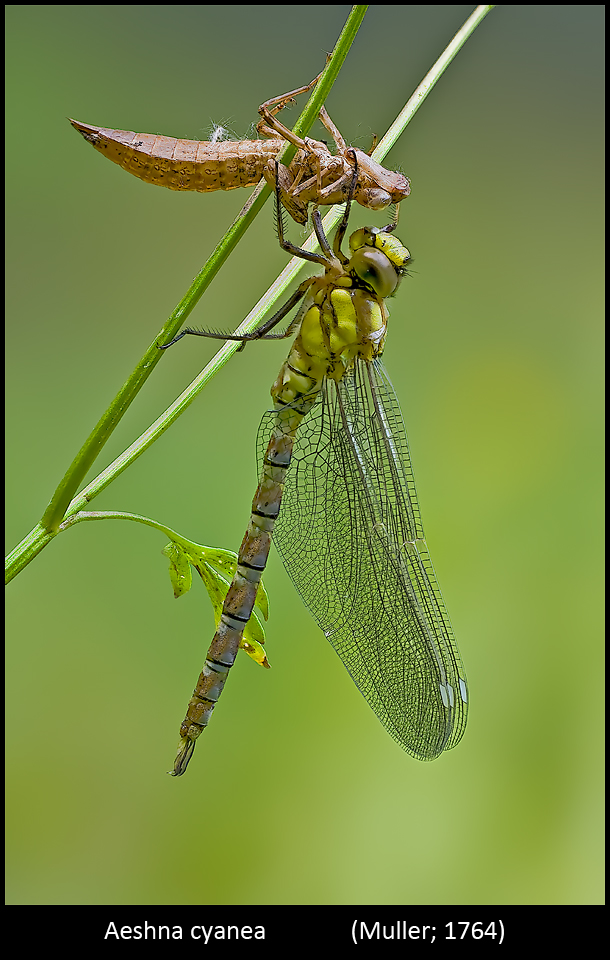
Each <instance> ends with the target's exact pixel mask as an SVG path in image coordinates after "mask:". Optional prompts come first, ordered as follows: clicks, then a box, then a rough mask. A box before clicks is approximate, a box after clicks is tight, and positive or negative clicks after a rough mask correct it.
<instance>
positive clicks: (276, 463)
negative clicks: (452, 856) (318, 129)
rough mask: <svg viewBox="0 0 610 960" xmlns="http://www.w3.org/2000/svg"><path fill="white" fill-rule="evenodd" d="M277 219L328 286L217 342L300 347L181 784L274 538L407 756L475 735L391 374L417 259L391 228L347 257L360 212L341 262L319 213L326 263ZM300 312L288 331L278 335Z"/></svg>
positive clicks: (277, 409) (363, 237)
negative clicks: (392, 336)
mask: <svg viewBox="0 0 610 960" xmlns="http://www.w3.org/2000/svg"><path fill="white" fill-rule="evenodd" d="M357 163H358V161H357V159H356V158H354V173H353V180H354V182H355V181H356V178H357V175H358V172H357ZM276 204H277V219H278V232H279V239H280V244H281V246H282V248H283V249H284V250H286V251H287V252H288V253H291V254H295V255H297V256H300V257H303V258H304V259H306V260H309V261H312V262H313V263H316V264H319V265H321V266H322V267H324V273H323V274H322V275H321V276H314V277H310V278H309V279H307V280H305V281H303V283H301V284H300V286H299V287H298V289H297V290H296V291H295V293H294V294H293V296H292V297H291V298H290V299H289V301H288V302H287V303H286V304H285V305H284V306H283V307H282V308H281V309H280V310H279V311H278V312H277V313H276V314H275V315H274V316H273V317H272V318H271V319H270V320H268V321H266V322H265V323H264V324H263V325H262V326H261V327H259V328H258V330H256V331H254V332H253V333H250V334H247V335H245V336H237V335H234V336H226V337H225V336H223V337H222V339H227V340H240V341H242V343H245V342H246V341H249V340H259V339H263V340H264V339H275V338H278V339H279V338H282V337H285V336H290V335H295V334H296V339H295V340H294V343H293V345H292V348H291V350H290V353H289V355H288V358H287V360H286V361H285V362H284V364H283V366H282V368H281V370H280V372H279V375H278V377H277V379H276V381H275V383H274V384H273V387H272V389H271V396H272V398H273V410H271V411H269V412H268V413H266V414H265V416H264V417H263V420H262V423H261V427H260V430H259V453H260V454H261V473H260V482H259V485H258V489H257V491H256V494H255V496H254V501H253V504H252V514H251V517H250V522H249V524H248V529H247V531H246V534H245V536H244V539H243V542H242V545H241V548H240V551H239V556H238V565H237V572H236V574H235V576H234V578H233V581H232V583H231V586H230V587H229V590H228V593H227V595H226V599H225V601H224V605H223V611H222V615H221V618H220V621H219V623H218V628H217V631H216V634H215V636H214V639H213V640H212V644H211V646H210V649H209V651H208V655H207V658H206V661H205V664H204V667H203V671H202V672H201V674H200V676H199V679H198V681H197V685H196V687H195V690H194V692H193V696H192V698H191V700H190V703H189V705H188V709H187V713H186V716H185V718H184V721H183V723H182V725H181V728H180V737H181V740H180V745H179V750H178V754H177V757H176V761H175V765H174V775H175V776H180V775H181V774H183V773H184V771H185V770H186V767H187V765H188V763H189V760H190V758H191V756H192V753H193V751H194V748H195V744H196V742H197V738H198V737H199V736H200V734H201V733H202V731H203V729H204V728H205V727H206V726H207V724H208V722H209V720H210V716H211V714H212V711H213V709H214V707H215V705H216V701H217V700H218V698H219V696H220V694H221V693H222V690H223V688H224V685H225V682H226V679H227V676H228V673H229V670H230V669H231V667H232V665H233V662H234V660H235V657H236V655H237V651H238V648H239V646H240V642H241V640H242V635H243V631H244V627H245V625H246V624H247V622H248V620H249V618H250V616H251V614H252V610H253V607H254V604H255V601H256V595H257V589H258V586H259V583H260V580H261V576H262V573H263V571H264V569H265V565H266V563H267V557H268V554H269V549H270V546H271V539H272V537H273V541H274V542H275V544H276V546H277V548H278V550H279V552H280V555H281V556H282V559H283V561H284V564H285V566H286V569H287V571H288V573H289V575H290V577H291V578H292V580H293V582H294V584H295V586H296V587H297V589H298V591H299V593H300V594H301V597H302V598H303V601H304V603H305V604H306V606H307V607H308V608H309V610H310V611H311V613H312V615H313V617H314V618H315V619H316V621H317V622H318V624H319V625H320V627H321V628H322V630H323V631H324V634H325V635H326V637H327V638H328V639H329V640H330V642H331V644H332V645H333V647H334V648H335V650H336V651H337V653H338V654H339V656H340V657H341V659H342V661H343V663H344V664H345V666H346V668H347V670H348V671H349V673H350V675H351V676H352V678H353V680H354V682H355V683H356V686H357V687H358V688H359V689H360V691H361V692H362V694H363V695H364V697H365V698H366V699H367V700H368V702H369V704H370V706H371V707H372V709H373V710H374V711H375V713H376V714H377V716H378V717H379V719H380V720H381V722H382V723H383V725H384V726H385V727H386V729H387V730H388V731H389V733H390V734H391V735H392V736H393V737H394V738H395V739H396V740H397V741H398V743H400V745H401V746H402V747H403V748H404V749H405V750H406V751H407V752H408V753H410V754H411V755H412V756H414V757H416V758H417V759H420V760H433V759H434V758H436V757H438V756H439V755H440V754H441V753H442V752H443V751H444V750H448V749H450V748H452V747H454V746H455V745H456V744H457V743H458V741H459V740H460V738H461V736H462V734H463V732H464V728H465V725H466V714H467V687H466V677H465V673H464V669H463V667H462V664H461V661H460V656H459V653H458V649H457V645H456V642H455V639H454V636H453V632H452V629H451V625H450V622H449V617H448V615H447V612H446V610H445V606H444V603H443V600H442V597H441V593H440V590H439V586H438V583H437V580H436V577H435V574H434V569H433V567H432V562H431V560H430V557H429V555H428V550H427V546H426V542H425V540H424V532H423V528H422V521H421V517H420V511H419V506H418V503H417V497H416V492H415V483H414V478H413V472H412V469H411V461H410V457H409V450H408V446H407V438H406V434H405V429H404V425H403V421H402V416H401V412H400V407H399V404H398V400H397V398H396V395H395V393H394V389H393V387H392V385H391V383H390V381H389V379H388V377H387V375H386V373H385V372H384V369H383V366H382V364H381V361H380V356H381V353H382V351H383V347H384V344H385V338H386V329H387V320H388V315H389V314H388V309H387V306H386V303H385V301H386V298H387V297H390V296H392V295H393V294H394V293H395V291H396V289H397V287H398V284H399V282H400V280H401V277H402V276H403V275H404V274H405V272H406V269H407V266H408V264H409V260H410V254H409V252H408V250H407V249H406V248H405V247H404V246H403V245H402V244H401V242H400V241H399V240H398V239H397V238H395V237H393V236H392V235H391V231H392V230H393V229H394V224H392V225H390V226H388V227H384V228H381V229H378V228H376V227H364V228H361V229H359V230H356V231H355V233H353V234H352V235H351V237H350V239H349V248H350V256H349V257H347V256H345V255H344V254H343V253H342V251H341V244H342V240H343V238H344V235H345V232H346V229H347V223H348V216H349V205H350V204H349V201H348V203H347V205H346V210H345V214H344V216H343V219H342V221H341V223H340V225H339V227H338V229H337V232H336V235H335V238H334V242H333V245H332V248H331V247H330V245H329V242H328V240H327V238H326V236H325V234H324V231H323V227H322V221H321V217H320V213H319V211H318V210H316V211H314V214H313V223H314V228H315V231H316V235H317V238H318V242H319V244H320V248H321V251H322V252H321V253H320V254H314V253H309V252H307V251H305V250H302V249H301V248H299V247H296V246H294V245H293V244H292V243H290V242H289V241H288V240H286V239H285V238H284V228H283V224H282V215H281V207H280V190H279V188H278V190H277V192H276ZM300 300H302V301H303V302H302V304H301V306H300V309H299V310H298V313H297V315H296V317H295V318H294V320H293V321H292V322H291V323H290V325H289V327H288V329H287V330H286V331H285V332H283V333H279V334H278V333H274V332H272V330H273V328H274V327H275V326H276V325H277V324H278V323H279V322H280V321H281V320H282V319H283V318H284V317H285V316H286V315H287V314H288V312H289V311H290V310H291V309H292V308H293V307H294V306H296V304H297V303H298V302H299V301H300ZM186 334H195V335H197V336H211V337H216V338H219V334H214V333H208V332H205V331H199V330H193V329H190V328H187V329H185V330H183V331H182V332H181V333H180V334H179V335H178V336H177V337H176V338H174V340H173V341H172V343H175V342H176V341H177V340H179V339H181V338H182V337H183V336H185V335H186ZM167 346H170V344H167ZM280 504H281V510H280ZM318 693H319V691H315V692H314V694H313V695H314V696H316V697H317V696H318Z"/></svg>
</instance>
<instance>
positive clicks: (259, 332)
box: [158, 277, 315, 350]
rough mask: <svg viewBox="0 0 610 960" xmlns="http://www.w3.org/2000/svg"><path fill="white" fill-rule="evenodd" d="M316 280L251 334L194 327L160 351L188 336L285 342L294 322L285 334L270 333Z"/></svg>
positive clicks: (306, 282) (305, 282)
mask: <svg viewBox="0 0 610 960" xmlns="http://www.w3.org/2000/svg"><path fill="white" fill-rule="evenodd" d="M314 280H315V277H308V278H307V280H303V282H302V283H301V284H299V286H298V287H297V289H296V290H295V291H294V293H293V294H292V296H291V297H290V299H289V300H287V301H286V303H285V304H284V305H283V306H281V307H280V309H279V310H278V311H277V313H274V314H273V316H272V317H270V318H269V320H266V321H265V323H262V324H261V325H260V327H257V328H256V330H252V331H251V332H250V333H241V334H239V333H221V332H216V331H214V330H197V329H195V328H194V327H185V328H184V330H181V331H180V333H178V334H176V336H175V337H174V339H173V340H170V342H169V343H164V344H158V347H159V350H167V348H168V347H171V346H173V345H174V344H175V343H178V340H182V338H183V337H186V336H188V335H190V336H193V337H208V338H209V339H211V340H231V341H238V342H239V343H241V344H242V346H245V344H246V343H248V342H249V341H250V340H283V339H284V337H289V336H291V335H292V333H293V330H294V322H293V323H292V324H290V326H289V327H288V328H287V329H286V330H285V331H284V332H283V333H269V331H270V330H272V329H273V327H275V326H277V324H278V323H280V321H281V320H283V319H284V317H286V316H287V315H288V314H289V313H290V311H291V310H292V308H293V307H295V306H296V305H297V303H298V302H299V300H302V299H303V297H304V296H305V294H306V293H307V291H308V290H309V288H310V286H311V284H312V283H313V281H314Z"/></svg>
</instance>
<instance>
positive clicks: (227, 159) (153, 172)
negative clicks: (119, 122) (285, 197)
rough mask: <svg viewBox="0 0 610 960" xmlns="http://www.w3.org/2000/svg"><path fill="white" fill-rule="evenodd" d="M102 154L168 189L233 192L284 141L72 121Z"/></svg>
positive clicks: (255, 176) (252, 180) (254, 177)
mask: <svg viewBox="0 0 610 960" xmlns="http://www.w3.org/2000/svg"><path fill="white" fill-rule="evenodd" d="M70 123H71V124H72V126H73V127H74V129H75V130H78V132H79V133H81V134H82V135H83V137H84V138H85V140H88V142H89V143H90V144H91V145H92V146H93V147H95V149H96V150H98V151H99V152H100V153H103V154H104V156H106V157H108V159H109V160H112V161H113V163H118V165H119V166H120V167H123V169H124V170H127V171H128V172H129V173H132V174H133V175H134V176H135V177H139V179H140V180H144V182H145V183H154V184H155V185H156V186H159V187H168V188H169V189H170V190H196V191H197V192H198V193H208V192H210V191H212V190H235V189H236V188H237V187H248V186H252V185H254V184H256V183H258V181H259V180H260V179H261V177H262V176H263V169H264V167H265V165H266V164H267V162H268V161H269V160H270V159H272V158H273V157H275V156H276V155H277V154H278V152H279V151H280V149H281V147H283V146H284V142H285V141H284V140H239V141H234V140H221V141H219V142H218V143H209V142H207V141H202V140H176V139H175V137H163V136H161V135H157V134H154V133H133V131H131V130H109V129H107V128H106V127H92V126H89V125H88V124H86V123H80V122H79V121H78V120H70Z"/></svg>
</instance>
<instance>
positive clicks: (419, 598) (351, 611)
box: [259, 361, 467, 760]
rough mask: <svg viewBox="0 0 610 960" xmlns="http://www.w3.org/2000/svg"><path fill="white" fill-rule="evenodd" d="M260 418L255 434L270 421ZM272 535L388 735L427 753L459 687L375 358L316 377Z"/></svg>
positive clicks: (455, 729) (462, 712)
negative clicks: (317, 389)
mask: <svg viewBox="0 0 610 960" xmlns="http://www.w3.org/2000/svg"><path fill="white" fill-rule="evenodd" d="M273 416H274V415H273V413H271V412H270V413H268V414H266V417H265V418H264V419H263V424H262V425H261V427H262V430H261V432H260V433H259V436H260V437H261V444H262V445H263V448H264V445H265V442H266V441H264V440H263V435H264V434H265V433H267V435H268V428H269V426H270V425H271V423H272V421H273ZM273 541H274V543H275V544H276V546H277V549H278V550H279V553H280V555H281V557H282V560H283V561H284V564H285V566H286V569H287V571H288V573H289V575H290V577H291V578H292V580H293V582H294V584H295V586H296V587H297V589H298V591H299V593H300V594H301V597H302V598H303V601H304V603H305V604H306V606H307V607H308V608H309V610H310V611H311V613H312V615H313V617H314V618H315V620H316V621H317V622H318V624H319V625H320V627H321V628H322V630H323V631H324V633H325V635H326V637H327V638H328V639H329V640H330V642H331V644H332V645H333V647H334V648H335V650H336V651H337V653H338V654H339V656H340V657H341V659H342V661H343V663H344V664H345V666H346V668H347V670H348V671H349V673H350V675H351V676H352V678H353V680H354V682H355V683H356V686H357V687H358V688H359V690H360V691H361V692H362V694H363V695H364V697H365V698H366V700H367V701H368V702H369V704H370V706H371V707H372V709H373V710H374V711H375V713H376V714H377V716H378V717H379V719H380V720H381V722H382V723H383V725H384V726H385V727H386V728H387V730H388V731H389V733H390V734H391V735H392V736H393V737H394V738H395V739H396V740H397V741H398V742H399V743H400V744H401V746H402V747H403V748H404V749H405V750H406V751H407V752H408V753H410V754H411V755H412V756H414V757H417V758H418V759H420V760H433V759H434V758H435V757H437V756H439V754H440V753H442V751H443V750H447V749H450V748H451V747H454V746H455V745H456V744H457V743H458V741H459V740H460V738H461V736H462V734H463V732H464V728H465V725H466V712H467V703H466V698H467V692H466V691H467V688H466V677H465V672H464V669H463V667H462V664H461V661H460V656H459V652H458V649H457V646H456V642H455V638H454V636H453V632H452V629H451V625H450V622H449V617H448V615H447V611H446V609H445V605H444V603H443V599H442V597H441V593H440V590H439V586H438V583H437V580H436V576H435V574H434V569H433V566H432V562H431V560H430V557H429V554H428V550H427V547H426V543H425V540H424V535H423V528H422V522H421V516H420V512H419V506H418V503H417V496H416V491H415V482H414V478H413V471H412V468H411V460H410V456H409V449H408V445H407V438H406V432H405V428H404V423H403V420H402V415H401V412H400V407H399V404H398V400H397V398H396V394H395V392H394V389H393V387H392V385H391V383H390V381H389V379H388V377H387V375H386V373H385V371H384V369H383V367H382V365H381V363H380V362H379V361H375V362H373V363H364V362H363V361H358V362H357V363H356V365H355V367H354V370H353V371H352V372H351V373H349V374H347V375H346V376H345V377H344V378H343V379H342V380H341V381H340V382H339V383H338V384H337V383H335V382H334V381H332V380H329V381H327V382H326V383H325V387H324V389H323V391H322V393H321V395H320V398H319V400H318V401H317V403H316V404H315V406H314V407H313V408H312V410H311V411H310V413H309V414H308V415H307V416H306V418H305V419H304V421H303V423H302V424H301V425H300V427H299V429H298V432H297V438H296V443H295V448H294V454H293V460H292V463H291V466H290V469H289V471H288V475H287V478H286V485H285V489H284V494H283V498H282V506H281V510H280V516H279V519H278V522H277V525H276V527H275V531H274V536H273Z"/></svg>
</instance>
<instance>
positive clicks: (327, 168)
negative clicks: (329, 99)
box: [70, 77, 410, 223]
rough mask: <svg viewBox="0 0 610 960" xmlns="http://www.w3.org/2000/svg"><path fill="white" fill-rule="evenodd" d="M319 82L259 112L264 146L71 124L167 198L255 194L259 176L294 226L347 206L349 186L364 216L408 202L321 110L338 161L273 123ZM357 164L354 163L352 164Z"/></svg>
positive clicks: (405, 184) (401, 181)
mask: <svg viewBox="0 0 610 960" xmlns="http://www.w3.org/2000/svg"><path fill="white" fill-rule="evenodd" d="M318 79H319V77H316V78H315V80H312V81H311V83H309V84H307V86H305V87H300V88H299V89H298V90H292V91H291V92H290V93H284V94H282V95H281V96H279V97H274V98H273V99H271V100H267V101H266V102H265V103H263V104H262V106H260V107H259V113H260V115H261V118H262V119H261V120H260V121H259V123H258V127H257V129H258V132H259V133H260V134H261V135H262V136H264V137H269V138H271V139H265V140H238V141H233V140H220V141H217V142H208V141H198V140H176V139H175V138H174V137H164V136H161V135H157V134H149V133H133V132H132V131H130V130H111V129H108V128H106V127H93V126H90V125H89V124H86V123H80V121H78V120H70V123H71V124H72V126H73V127H74V128H75V129H76V130H78V131H79V133H81V134H82V135H83V137H84V138H85V140H87V141H88V142H89V143H91V144H92V145H93V146H94V147H95V149H96V150H98V151H99V152H100V153H102V154H103V155H104V156H105V157H108V159H109V160H112V161H113V162H114V163H118V164H119V166H121V167H123V169H124V170H127V171H128V172H129V173H132V174H133V175H134V176H136V177H139V179H140V180H144V181H145V182H146V183H154V184H156V185H157V186H162V187H168V188H169V189H170V190H195V191H198V192H200V193H208V192H210V191H212V190H234V189H236V188H237V187H247V186H254V185H255V184H256V183H258V182H259V180H260V179H261V178H262V177H263V176H264V177H265V179H266V180H267V181H268V182H269V183H270V184H271V185H272V186H274V187H275V186H276V180H278V179H279V191H280V197H281V201H282V203H283V205H284V207H285V208H286V210H288V212H289V213H290V215H291V217H293V219H294V220H296V221H297V222H298V223H306V222H307V217H308V207H309V204H310V203H316V204H335V203H342V202H343V201H345V200H346V199H347V194H348V190H349V189H351V185H352V181H353V179H354V170H355V164H357V172H358V176H357V179H356V182H355V184H354V186H353V198H354V199H355V200H356V201H357V202H358V203H360V204H362V206H364V207H368V208H369V209H370V210H381V209H383V208H384V207H387V206H388V204H390V203H399V202H400V201H401V200H403V199H404V198H405V197H407V196H408V195H409V191H410V185H409V180H408V179H407V177H405V176H403V175H402V174H401V173H393V172H392V171H391V170H386V169H385V167H382V166H381V164H379V163H376V162H375V161H374V160H372V159H371V157H370V156H369V155H368V154H366V153H364V152H363V151H362V150H358V149H356V148H354V147H349V148H348V147H347V145H346V143H345V140H344V139H343V137H342V136H341V134H340V133H339V130H338V129H337V127H336V126H335V125H334V123H333V122H332V120H331V119H330V117H329V116H328V113H327V112H326V110H325V108H324V107H322V109H321V110H320V120H321V121H322V123H323V124H324V126H325V127H326V129H327V130H328V132H329V133H330V135H331V137H332V138H333V140H334V143H335V148H336V153H335V154H332V153H331V152H330V150H329V149H328V146H327V145H326V143H324V142H322V141H321V140H312V139H311V138H310V137H305V138H302V137H298V136H296V135H295V134H294V133H293V132H292V130H290V129H289V128H288V127H286V126H284V124H282V123H280V121H279V120H278V119H277V117H276V114H277V113H278V111H279V110H281V109H282V108H283V107H285V106H286V105H287V104H288V103H289V102H290V101H291V100H292V99H293V98H294V97H296V96H298V94H300V93H305V92H306V91H307V90H310V89H311V88H312V87H313V86H314V84H315V83H316V82H317V81H318ZM286 141H289V142H290V143H292V144H294V145H295V146H296V147H297V148H298V150H297V154H296V156H295V157H294V159H293V161H292V163H291V164H290V166H289V167H285V166H284V165H283V164H280V165H279V168H278V173H277V174H276V163H275V158H276V156H277V154H278V153H279V152H280V150H281V149H282V148H283V147H284V146H285V145H286ZM353 158H356V159H353Z"/></svg>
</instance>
